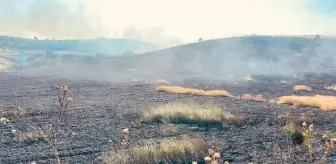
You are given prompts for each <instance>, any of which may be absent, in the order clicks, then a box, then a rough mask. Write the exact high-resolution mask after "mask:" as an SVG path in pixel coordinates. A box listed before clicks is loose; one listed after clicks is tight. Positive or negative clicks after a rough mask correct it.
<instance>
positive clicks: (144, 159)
mask: <svg viewBox="0 0 336 164" xmlns="http://www.w3.org/2000/svg"><path fill="white" fill-rule="evenodd" d="M205 148H206V145H205V143H204V142H203V141H201V140H198V139H180V140H178V139H163V140H161V141H152V142H147V143H145V144H143V145H139V146H135V147H132V148H131V149H130V150H129V151H120V153H119V152H117V153H116V152H108V153H104V154H103V156H102V158H101V159H102V161H103V162H104V163H157V162H159V161H166V162H169V161H178V160H179V161H187V160H188V161H189V160H190V161H192V160H193V159H196V158H200V157H202V156H203V155H204V154H205V150H206V149H205Z"/></svg>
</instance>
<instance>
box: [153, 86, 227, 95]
mask: <svg viewBox="0 0 336 164" xmlns="http://www.w3.org/2000/svg"><path fill="white" fill-rule="evenodd" d="M155 91H157V92H168V93H178V94H192V95H200V96H225V97H228V96H230V94H229V92H227V91H225V90H210V91H205V90H200V89H193V88H184V87H180V86H158V87H156V88H155Z"/></svg>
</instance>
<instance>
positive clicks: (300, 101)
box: [278, 95, 336, 110]
mask: <svg viewBox="0 0 336 164" xmlns="http://www.w3.org/2000/svg"><path fill="white" fill-rule="evenodd" d="M278 103H279V104H291V105H297V106H309V107H315V108H319V109H321V110H336V96H322V95H315V96H282V97H280V98H279V100H278Z"/></svg>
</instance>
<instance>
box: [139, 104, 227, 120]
mask: <svg viewBox="0 0 336 164" xmlns="http://www.w3.org/2000/svg"><path fill="white" fill-rule="evenodd" d="M221 119H222V109H221V108H220V107H218V106H215V105H197V104H194V103H188V104H187V103H168V104H164V105H159V106H157V107H154V108H151V109H149V110H145V111H143V112H142V114H141V120H142V121H145V122H148V121H158V120H167V121H169V122H181V123H220V122H221Z"/></svg>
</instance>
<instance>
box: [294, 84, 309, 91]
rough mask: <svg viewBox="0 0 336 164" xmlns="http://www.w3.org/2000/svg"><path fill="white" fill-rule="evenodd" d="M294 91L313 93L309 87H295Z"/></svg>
mask: <svg viewBox="0 0 336 164" xmlns="http://www.w3.org/2000/svg"><path fill="white" fill-rule="evenodd" d="M293 90H294V91H312V88H311V87H310V86H307V85H295V86H294V87H293Z"/></svg>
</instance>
